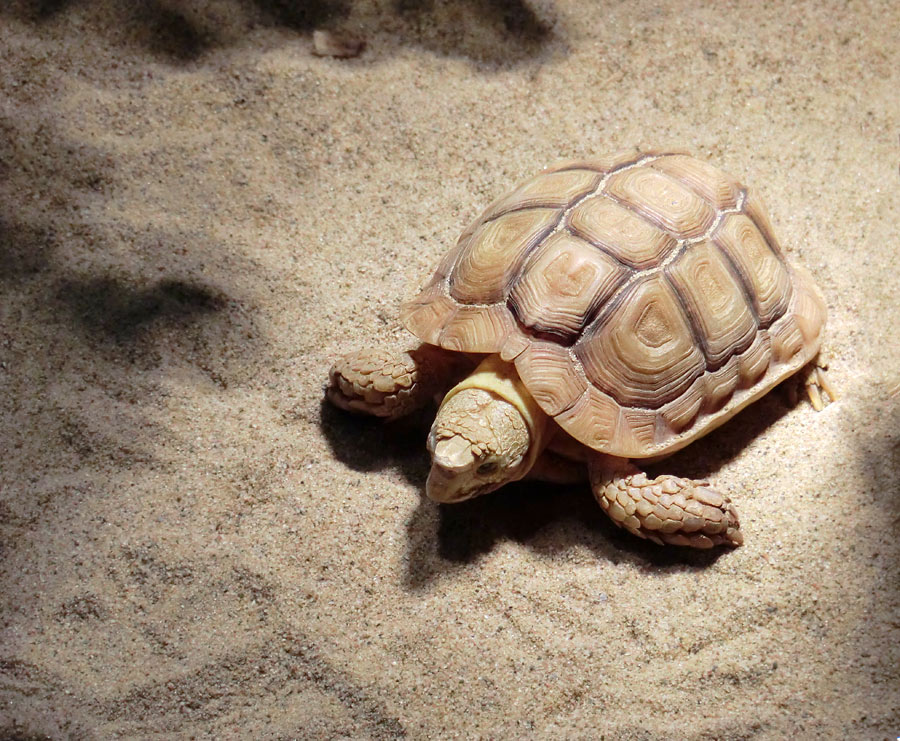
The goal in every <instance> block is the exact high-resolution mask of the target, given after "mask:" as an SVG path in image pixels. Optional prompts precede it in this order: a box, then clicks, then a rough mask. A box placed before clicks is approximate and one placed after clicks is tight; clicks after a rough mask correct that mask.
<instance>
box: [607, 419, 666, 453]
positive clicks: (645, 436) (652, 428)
mask: <svg viewBox="0 0 900 741" xmlns="http://www.w3.org/2000/svg"><path fill="white" fill-rule="evenodd" d="M657 416H658V415H657V413H656V412H655V411H654V410H652V409H638V408H632V407H623V408H622V409H621V410H620V411H619V421H618V424H617V425H616V443H617V445H618V446H619V447H620V448H621V449H622V450H627V451H629V452H628V456H629V457H631V456H632V455H639V451H641V450H647V449H648V448H652V447H653V445H654V444H655V443H656V420H657Z"/></svg>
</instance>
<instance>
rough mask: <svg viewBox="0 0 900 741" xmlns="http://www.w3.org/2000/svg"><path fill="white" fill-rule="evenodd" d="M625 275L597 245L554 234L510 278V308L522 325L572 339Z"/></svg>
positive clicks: (565, 235)
mask: <svg viewBox="0 0 900 741" xmlns="http://www.w3.org/2000/svg"><path fill="white" fill-rule="evenodd" d="M626 274H627V270H626V269H625V268H624V267H623V266H622V265H621V264H620V263H618V262H616V261H615V260H613V259H612V258H611V257H609V256H608V255H606V254H604V253H603V252H601V251H600V250H598V249H597V248H596V247H593V246H592V245H590V244H588V243H587V242H585V241H584V240H582V239H579V238H578V237H576V236H574V235H572V234H570V233H569V232H566V231H561V232H557V233H556V234H554V235H553V236H552V237H550V238H549V239H547V240H545V241H544V243H543V244H542V245H541V246H540V247H539V248H538V250H537V251H536V252H535V253H534V255H533V256H532V258H531V259H530V261H529V263H528V265H527V268H526V269H525V270H524V271H523V272H522V273H521V274H520V275H519V277H518V278H517V279H516V281H515V282H514V284H513V287H512V290H511V291H510V296H509V302H510V306H511V307H512V309H513V311H514V312H515V314H516V316H517V317H518V319H519V321H520V322H521V323H522V324H523V325H524V326H525V327H528V328H531V329H533V330H535V331H536V332H539V333H552V334H556V335H559V336H560V337H564V338H565V337H571V338H573V339H574V338H575V337H576V336H577V335H578V333H579V332H581V330H582V329H583V327H584V325H585V322H586V321H587V318H588V317H589V315H590V314H591V313H592V311H593V310H595V309H596V308H597V307H598V306H599V305H600V304H602V303H603V302H604V301H605V300H606V299H608V298H609V297H610V296H611V295H612V293H613V291H614V290H615V289H616V288H617V287H618V285H619V283H620V282H621V280H622V278H623V277H624V276H625V275H626Z"/></svg>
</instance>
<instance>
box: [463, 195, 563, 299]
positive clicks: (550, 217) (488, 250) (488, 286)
mask: <svg viewBox="0 0 900 741" xmlns="http://www.w3.org/2000/svg"><path fill="white" fill-rule="evenodd" d="M557 219H558V212H557V211H556V210H554V209H547V208H543V209H538V208H535V209H529V210H527V211H513V212H512V213H508V214H505V215H503V216H500V217H498V218H497V219H495V220H493V221H489V222H487V223H486V224H483V225H482V226H480V227H479V228H478V229H477V230H476V231H475V232H474V233H473V235H472V238H471V241H470V242H468V243H467V244H466V246H465V249H464V250H463V252H462V254H461V255H460V257H459V259H458V260H457V262H456V266H455V268H454V269H453V272H452V273H451V275H450V295H451V296H452V297H453V298H454V299H456V300H457V301H459V302H460V303H464V304H490V303H495V302H497V301H501V300H504V299H505V298H506V294H507V292H508V290H509V284H510V283H511V281H512V279H513V277H514V276H515V275H516V274H517V273H518V270H519V268H520V266H521V262H522V260H523V259H524V257H525V255H526V254H528V251H529V250H530V249H532V248H533V247H535V246H536V245H537V244H538V243H539V242H540V240H541V239H542V238H543V237H545V236H546V235H547V234H548V232H549V231H550V230H552V229H553V226H554V224H555V223H556V220H557Z"/></svg>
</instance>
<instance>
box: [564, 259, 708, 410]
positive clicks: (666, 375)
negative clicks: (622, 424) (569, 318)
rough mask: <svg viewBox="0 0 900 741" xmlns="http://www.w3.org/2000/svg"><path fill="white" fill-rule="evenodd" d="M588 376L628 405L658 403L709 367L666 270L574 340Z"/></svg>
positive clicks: (654, 404)
mask: <svg viewBox="0 0 900 741" xmlns="http://www.w3.org/2000/svg"><path fill="white" fill-rule="evenodd" d="M574 350H575V355H576V357H577V358H578V359H579V360H580V361H581V363H582V365H583V366H584V370H585V373H586V374H587V377H588V379H589V380H590V381H591V382H592V383H594V385H596V386H597V387H598V388H600V389H602V390H603V391H605V392H606V393H607V394H609V395H610V396H612V397H613V398H615V399H616V400H618V401H619V402H620V403H621V404H622V405H624V406H643V407H659V406H661V405H662V404H663V403H665V402H667V401H670V400H672V399H674V398H675V397H677V396H678V395H679V394H681V393H683V392H684V391H685V389H687V387H688V386H689V385H690V384H691V383H692V382H693V380H694V379H695V378H696V377H697V376H698V375H700V373H702V372H703V371H704V369H705V367H706V364H705V361H704V358H703V353H702V352H701V351H700V349H699V348H698V347H697V345H696V343H695V342H694V339H693V337H692V335H691V330H690V327H689V325H688V322H687V319H686V317H685V315H684V310H683V308H682V306H681V302H680V301H679V299H678V297H677V295H676V294H675V292H674V290H673V289H672V287H671V286H670V285H669V284H668V282H667V281H666V280H665V278H664V277H663V276H662V275H659V274H657V275H654V276H652V277H650V278H648V279H645V280H643V281H641V282H639V283H638V284H637V285H636V286H634V287H632V288H631V289H629V291H628V292H627V293H626V294H625V295H624V296H622V298H621V300H620V301H619V303H618V304H617V306H616V307H615V309H614V310H613V311H612V312H610V313H609V315H608V316H605V317H603V319H602V322H600V323H599V326H596V327H594V326H592V327H591V328H590V330H589V331H588V332H586V333H585V335H584V337H583V338H582V339H581V340H580V341H579V342H578V343H576V345H575V348H574Z"/></svg>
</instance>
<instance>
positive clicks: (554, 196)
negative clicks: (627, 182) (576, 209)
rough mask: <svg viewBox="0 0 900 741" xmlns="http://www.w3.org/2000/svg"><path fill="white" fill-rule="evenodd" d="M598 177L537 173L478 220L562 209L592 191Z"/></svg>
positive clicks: (572, 172) (584, 173)
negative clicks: (519, 212) (533, 209)
mask: <svg viewBox="0 0 900 741" xmlns="http://www.w3.org/2000/svg"><path fill="white" fill-rule="evenodd" d="M601 177H602V175H601V174H600V173H598V172H595V171H593V170H562V171H560V172H549V173H541V174H540V175H538V176H537V177H534V178H532V179H531V180H528V181H527V182H525V183H523V184H522V185H520V186H519V187H518V188H516V189H515V190H514V191H512V193H510V194H509V195H508V196H505V197H504V198H501V199H499V200H498V201H496V202H495V203H494V204H492V206H491V207H490V208H489V209H488V210H487V211H485V213H484V214H483V215H482V217H481V218H482V219H483V220H484V221H490V220H491V219H494V218H496V217H497V216H499V215H500V214H502V213H508V212H510V211H519V210H524V209H529V208H556V209H560V208H565V207H566V206H568V205H569V204H570V203H571V202H573V201H576V200H578V199H579V198H582V197H584V196H586V195H587V194H588V193H590V192H591V191H592V190H594V189H595V188H596V187H597V185H598V184H599V183H600V178H601Z"/></svg>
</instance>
